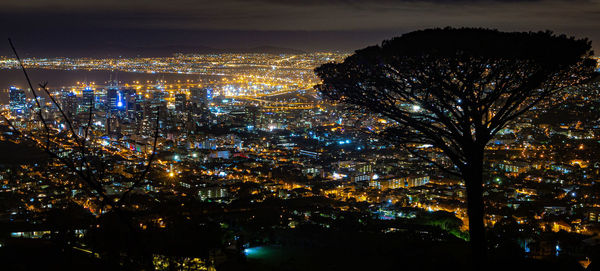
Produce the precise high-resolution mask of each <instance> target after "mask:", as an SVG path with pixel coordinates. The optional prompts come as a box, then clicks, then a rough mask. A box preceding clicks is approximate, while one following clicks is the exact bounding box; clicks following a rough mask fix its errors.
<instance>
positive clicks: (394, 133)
mask: <svg viewBox="0 0 600 271" xmlns="http://www.w3.org/2000/svg"><path fill="white" fill-rule="evenodd" d="M591 54H592V52H591V42H590V41H588V40H587V39H574V38H568V37H566V36H564V35H561V36H556V35H554V34H552V32H549V31H547V32H527V33H517V32H514V33H506V32H500V31H497V30H488V29H472V28H461V29H454V28H445V29H428V30H422V31H415V32H411V33H408V34H404V35H402V36H401V37H397V38H393V39H391V40H386V41H384V42H383V43H382V44H381V45H377V46H370V47H367V48H364V49H361V50H358V51H356V52H355V53H354V54H353V55H351V56H349V57H348V58H346V59H345V60H344V61H343V62H342V63H328V64H324V65H322V66H320V67H318V68H316V69H315V72H316V74H317V75H318V76H319V77H320V78H321V79H322V84H320V85H317V86H316V89H317V90H318V91H319V92H320V93H321V94H322V95H323V96H324V97H326V98H328V99H330V100H333V101H335V102H339V103H341V104H346V105H349V106H350V107H352V108H355V109H360V110H363V111H369V112H374V113H378V114H381V115H383V116H385V117H387V118H389V119H391V120H393V121H394V122H395V124H397V126H396V127H395V128H394V129H392V130H391V132H389V131H388V133H385V137H386V138H388V139H392V140H393V141H394V142H396V143H413V145H414V144H430V145H433V147H434V148H437V149H438V150H441V151H442V152H443V153H444V154H445V157H447V158H448V159H449V160H450V161H451V162H452V164H453V167H451V168H448V167H445V166H444V165H443V164H441V163H439V162H438V161H432V160H429V159H428V160H429V161H430V162H431V163H432V164H433V165H436V166H438V167H440V168H442V169H444V170H447V171H449V172H451V173H453V174H457V175H459V176H461V177H462V178H463V179H464V181H465V184H466V188H467V201H468V204H467V207H468V216H469V228H470V242H471V246H472V252H473V255H472V257H473V259H474V267H475V268H477V266H480V265H481V264H482V262H483V261H484V260H485V258H486V243H485V238H484V223H483V215H484V205H483V199H482V179H483V177H482V174H483V161H484V149H485V146H486V144H487V143H488V142H489V141H490V140H491V139H492V138H493V137H494V135H496V133H498V131H499V130H501V129H502V128H503V127H505V125H506V124H507V123H509V122H510V121H512V120H514V119H515V118H517V117H518V116H520V115H521V114H523V113H525V112H527V111H528V110H530V109H531V108H533V107H535V106H536V105H539V104H540V102H542V101H546V100H547V98H549V97H550V96H551V95H552V94H554V93H556V92H557V91H559V90H561V89H564V88H567V87H570V86H573V85H575V84H579V83H581V82H583V81H584V80H585V79H587V78H588V77H589V76H590V75H591V74H592V73H593V69H594V66H595V61H593V60H591V59H590V58H589V56H590V55H591ZM402 145H408V144H402ZM407 149H408V150H409V151H411V152H412V153H414V154H415V155H417V156H419V157H421V158H423V159H427V158H426V157H424V156H423V155H421V154H420V153H419V152H416V151H415V149H412V148H408V147H407Z"/></svg>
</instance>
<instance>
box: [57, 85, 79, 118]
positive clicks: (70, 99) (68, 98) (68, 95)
mask: <svg viewBox="0 0 600 271" xmlns="http://www.w3.org/2000/svg"><path fill="white" fill-rule="evenodd" d="M61 106H62V109H63V111H64V112H65V115H67V118H68V119H69V120H70V121H73V120H74V119H75V115H77V96H75V94H74V93H73V92H70V91H65V92H63V93H62V104H61Z"/></svg>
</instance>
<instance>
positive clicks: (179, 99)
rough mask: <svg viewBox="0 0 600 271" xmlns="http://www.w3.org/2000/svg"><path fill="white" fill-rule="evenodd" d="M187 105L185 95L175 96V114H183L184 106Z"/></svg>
mask: <svg viewBox="0 0 600 271" xmlns="http://www.w3.org/2000/svg"><path fill="white" fill-rule="evenodd" d="M186 103H187V97H186V96H185V94H183V93H180V94H175V111H176V112H184V111H185V109H186V108H185V107H186V106H185V104H186Z"/></svg>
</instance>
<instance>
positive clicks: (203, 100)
mask: <svg viewBox="0 0 600 271" xmlns="http://www.w3.org/2000/svg"><path fill="white" fill-rule="evenodd" d="M211 98H212V89H210V88H190V100H191V102H192V103H195V104H196V105H197V106H202V105H204V106H206V105H207V104H208V102H209V101H210V100H211Z"/></svg>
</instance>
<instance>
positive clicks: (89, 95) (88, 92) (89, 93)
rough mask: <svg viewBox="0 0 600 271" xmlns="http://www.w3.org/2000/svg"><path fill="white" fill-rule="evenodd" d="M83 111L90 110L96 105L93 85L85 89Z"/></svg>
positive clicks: (82, 103) (82, 102)
mask: <svg viewBox="0 0 600 271" xmlns="http://www.w3.org/2000/svg"><path fill="white" fill-rule="evenodd" d="M82 93H83V95H82V101H81V112H89V111H90V110H92V109H93V108H92V107H94V90H93V89H92V88H91V87H85V88H84V89H83V92H82Z"/></svg>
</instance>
